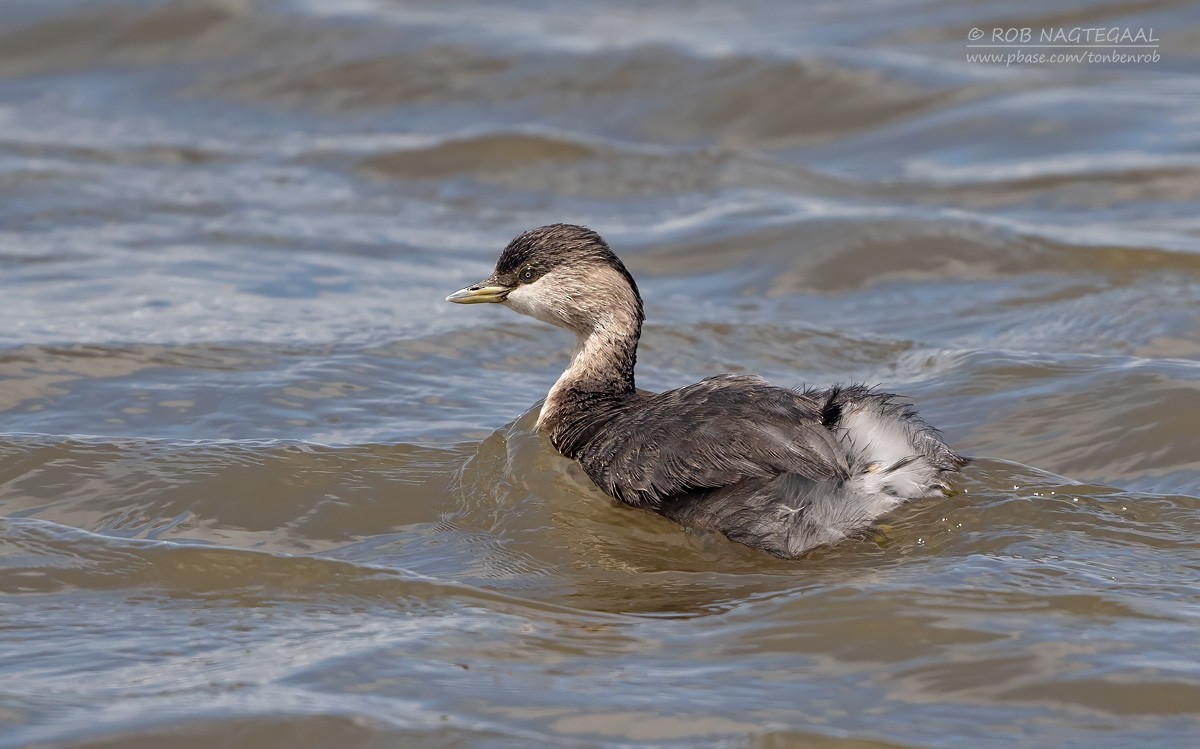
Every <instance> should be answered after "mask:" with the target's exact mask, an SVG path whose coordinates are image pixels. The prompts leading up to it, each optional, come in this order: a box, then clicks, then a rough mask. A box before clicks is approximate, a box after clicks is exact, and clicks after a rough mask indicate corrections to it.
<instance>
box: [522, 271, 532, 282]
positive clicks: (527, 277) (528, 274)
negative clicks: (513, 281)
mask: <svg viewBox="0 0 1200 749" xmlns="http://www.w3.org/2000/svg"><path fill="white" fill-rule="evenodd" d="M521 280H522V281H532V280H533V268H526V269H525V270H523V271H521Z"/></svg>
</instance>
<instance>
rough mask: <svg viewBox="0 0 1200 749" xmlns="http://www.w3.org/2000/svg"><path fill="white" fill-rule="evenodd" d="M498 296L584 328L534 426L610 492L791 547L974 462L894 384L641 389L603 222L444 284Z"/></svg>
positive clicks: (921, 492) (826, 537)
mask: <svg viewBox="0 0 1200 749" xmlns="http://www.w3.org/2000/svg"><path fill="white" fill-rule="evenodd" d="M446 301H448V302H456V303H458V304H476V303H482V302H492V303H497V304H503V305H504V306H506V307H508V308H509V309H512V310H515V311H517V312H520V313H521V314H524V315H529V316H530V317H534V318H536V319H538V320H541V321H543V322H547V323H550V324H551V325H555V326H557V327H560V328H565V329H566V330H569V331H571V332H572V333H574V334H575V341H576V342H575V353H574V355H573V356H572V357H571V363H570V365H569V366H568V367H567V369H566V371H565V372H563V373H562V376H561V377H559V378H558V381H557V382H556V383H554V387H552V388H551V389H550V393H549V395H547V396H546V400H545V403H543V405H542V410H541V413H540V415H539V416H538V420H537V427H538V429H539V430H542V431H544V432H545V433H546V434H548V435H549V438H550V442H551V443H552V444H553V445H554V447H555V448H556V449H557V450H558V451H559V452H560V453H562V454H563V455H565V456H566V457H568V458H572V459H574V460H576V461H578V462H579V463H580V465H582V466H583V469H584V471H585V472H586V473H587V475H588V476H589V477H590V478H591V479H592V481H594V482H595V484H596V486H598V487H600V489H601V490H603V491H604V492H605V493H607V494H609V495H610V496H612V497H615V498H616V499H618V500H620V501H621V502H624V503H625V504H628V505H632V506H633V507H641V508H645V509H648V510H653V511H655V512H658V513H660V514H662V515H665V516H666V517H668V518H672V519H673V520H676V521H678V522H680V523H682V524H684V525H688V526H694V527H699V528H711V529H713V530H717V531H720V532H721V533H723V534H724V535H725V536H726V537H728V538H729V539H731V540H733V541H737V542H740V543H743V544H746V545H748V546H752V547H755V548H758V549H762V550H764V551H767V552H769V553H771V554H774V555H775V556H779V557H785V558H793V557H797V556H799V555H801V554H803V553H804V552H806V551H808V550H810V549H812V548H814V547H816V546H820V545H822V544H832V543H836V542H838V541H840V540H842V539H844V538H846V537H848V536H852V535H855V534H858V533H861V532H862V531H864V530H865V529H867V528H869V527H870V525H871V523H872V522H873V521H874V520H875V519H876V518H877V517H879V516H880V515H883V514H884V513H887V512H889V511H891V510H893V509H895V508H896V507H897V506H899V505H900V504H901V503H903V502H905V501H907V500H910V499H916V498H919V497H926V496H929V495H932V494H934V493H937V492H945V491H948V484H947V482H948V478H949V476H950V474H952V473H954V472H956V471H957V470H958V469H959V468H961V467H962V466H963V465H965V464H966V462H967V460H966V459H965V458H963V457H962V456H960V455H958V454H957V453H955V452H954V451H953V450H951V449H950V448H949V447H948V446H947V445H946V443H945V442H944V441H943V440H942V437H941V435H940V433H939V432H938V431H937V430H936V429H934V428H933V427H931V426H929V425H928V424H926V423H925V422H923V421H922V420H921V419H920V418H919V417H918V416H917V414H916V412H915V411H914V410H913V409H912V408H911V407H910V406H909V405H908V404H907V403H905V402H903V401H901V400H900V399H899V398H898V397H897V396H895V395H891V394H887V393H878V392H874V391H872V390H870V389H868V388H865V387H862V386H858V385H854V386H848V387H834V388H830V389H824V390H821V389H803V390H793V389H789V388H783V387H776V386H774V385H771V384H769V383H768V382H767V381H766V380H764V379H762V378H761V377H758V376H754V375H734V374H723V375H717V376H715V377H709V378H707V379H704V380H701V381H700V382H697V383H696V384H694V385H688V386H686V387H681V388H678V389H676V390H669V391H667V392H665V393H646V392H639V391H638V390H636V389H635V387H634V379H633V370H634V364H635V362H636V360H637V345H638V339H639V338H640V336H641V332H642V322H643V320H644V319H645V316H644V315H643V312H642V298H641V296H640V295H639V294H638V289H637V284H636V283H635V282H634V280H633V276H631V275H630V274H629V271H628V270H626V269H625V265H624V264H623V263H622V262H621V261H620V260H619V259H618V258H617V256H616V255H614V254H613V252H612V250H610V249H609V247H608V244H607V243H605V241H604V240H603V239H602V238H601V237H600V235H599V234H597V233H596V232H594V231H592V230H590V229H587V228H584V227H582V226H572V225H569V224H552V225H549V226H542V227H539V228H537V229H530V230H529V231H527V232H525V233H523V234H521V235H520V236H518V237H517V238H516V239H514V240H513V241H512V242H510V243H509V245H508V246H507V247H506V248H504V252H502V253H501V255H500V259H499V260H498V261H497V263H496V269H495V271H494V272H493V273H492V275H490V276H489V277H488V278H487V279H485V280H484V281H481V282H480V283H478V284H475V285H473V286H468V287H467V288H465V289H461V290H459V291H456V292H454V293H453V294H451V295H450V296H448V297H446Z"/></svg>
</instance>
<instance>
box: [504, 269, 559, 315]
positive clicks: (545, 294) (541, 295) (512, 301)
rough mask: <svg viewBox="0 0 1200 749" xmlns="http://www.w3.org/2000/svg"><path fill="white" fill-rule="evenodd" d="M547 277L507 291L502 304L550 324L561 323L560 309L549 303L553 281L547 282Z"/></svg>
mask: <svg viewBox="0 0 1200 749" xmlns="http://www.w3.org/2000/svg"><path fill="white" fill-rule="evenodd" d="M547 278H549V274H548V275H545V276H542V277H541V278H539V279H538V280H536V281H534V282H533V283H526V284H521V285H520V286H518V287H517V288H515V289H513V290H512V291H510V292H509V293H508V298H507V299H505V300H504V304H505V305H506V306H507V307H508V308H509V309H511V310H513V311H514V312H520V313H521V314H522V315H529V316H530V317H532V318H535V319H537V320H541V321H542V322H548V323H550V324H551V325H560V326H561V325H563V324H564V322H565V321H564V320H563V318H562V310H560V309H557V308H556V307H555V306H554V305H553V304H551V303H550V300H551V299H553V298H554V294H553V293H552V292H553V290H552V289H551V288H550V287H551V285H552V284H553V281H550V282H547V280H546V279H547Z"/></svg>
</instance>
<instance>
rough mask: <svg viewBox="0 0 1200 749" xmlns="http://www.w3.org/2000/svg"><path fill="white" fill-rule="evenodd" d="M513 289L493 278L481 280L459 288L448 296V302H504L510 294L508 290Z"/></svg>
mask: <svg viewBox="0 0 1200 749" xmlns="http://www.w3.org/2000/svg"><path fill="white" fill-rule="evenodd" d="M510 291H512V289H510V288H508V287H507V286H500V285H499V284H497V283H495V282H494V281H492V280H491V279H488V280H487V281H480V282H479V283H477V284H474V285H472V286H468V287H467V288H465V289H459V290H458V291H456V292H454V293H453V294H451V295H450V296H448V297H446V301H447V302H454V303H455V304H484V303H486V302H503V301H504V298H505V297H506V296H508V292H510Z"/></svg>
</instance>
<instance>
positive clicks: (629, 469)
mask: <svg viewBox="0 0 1200 749" xmlns="http://www.w3.org/2000/svg"><path fill="white" fill-rule="evenodd" d="M571 396H572V399H573V400H574V403H573V407H571V408H567V409H564V410H563V413H562V416H561V418H560V419H559V420H558V421H557V422H556V423H555V424H552V425H550V427H551V430H550V431H551V440H552V441H553V442H554V445H555V447H556V448H558V450H559V451H560V452H562V453H563V454H564V455H566V456H568V457H571V458H575V459H576V460H578V461H579V463H580V464H581V465H582V466H583V468H584V470H585V471H586V472H587V474H588V475H589V476H590V477H591V478H592V480H593V481H594V482H595V483H596V484H597V485H598V486H599V487H600V488H601V489H603V490H604V491H605V492H606V493H608V494H610V495H611V496H613V497H616V498H617V499H619V500H621V501H623V502H625V503H627V504H630V505H634V506H637V507H645V508H648V509H653V510H655V511H657V512H660V513H662V514H664V515H666V516H668V517H671V518H674V519H676V520H678V521H680V522H683V523H685V524H688V525H693V526H699V527H706V528H713V529H715V530H719V531H721V532H723V533H724V534H725V535H726V536H728V537H730V538H731V539H733V540H736V541H740V542H742V543H745V544H748V545H750V546H755V547H758V548H762V549H765V550H766V551H769V552H771V553H772V554H776V555H777V556H784V557H793V556H797V555H799V554H801V553H803V552H804V551H807V550H808V549H810V548H812V547H814V546H817V545H819V544H823V543H832V542H836V541H838V540H840V539H842V538H845V537H846V536H848V535H851V534H853V533H854V532H856V531H859V530H861V529H863V528H865V527H867V526H869V525H870V523H871V522H872V521H873V520H874V519H875V518H876V517H878V516H879V515H881V514H883V513H885V512H887V511H889V510H891V509H893V508H894V507H896V506H897V505H898V504H900V503H901V502H903V501H904V500H906V499H912V498H916V497H921V496H928V495H930V494H933V493H935V492H937V491H939V490H941V489H944V488H945V480H946V475H947V474H948V473H950V472H952V471H954V470H956V469H957V468H959V467H960V466H962V465H963V463H964V462H965V461H964V460H963V458H961V457H960V456H958V455H957V454H955V453H954V452H953V451H952V450H950V448H949V447H947V446H946V444H945V443H944V442H943V441H942V439H941V436H940V435H939V434H938V432H937V431H936V430H934V429H933V428H931V427H929V426H928V425H926V424H925V423H924V422H923V421H921V420H920V419H919V418H918V417H917V415H916V414H915V412H913V410H912V409H911V408H910V407H909V406H908V405H907V404H904V403H903V402H900V401H899V400H898V399H897V398H896V397H895V396H891V395H887V394H880V393H874V392H872V391H870V390H868V389H867V388H863V387H858V386H855V387H848V388H837V389H832V390H791V389H788V388H780V387H775V386H772V385H770V384H769V383H767V382H766V381H765V380H763V379H762V378H759V377H754V376H742V375H721V376H718V377H711V378H708V379H705V380H702V381H700V382H698V383H696V384H694V385H689V386H687V387H683V388H679V389H676V390H671V391H667V392H665V393H657V394H645V393H628V394H621V395H614V394H611V393H595V394H592V393H588V392H586V391H580V392H577V393H572V394H571Z"/></svg>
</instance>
